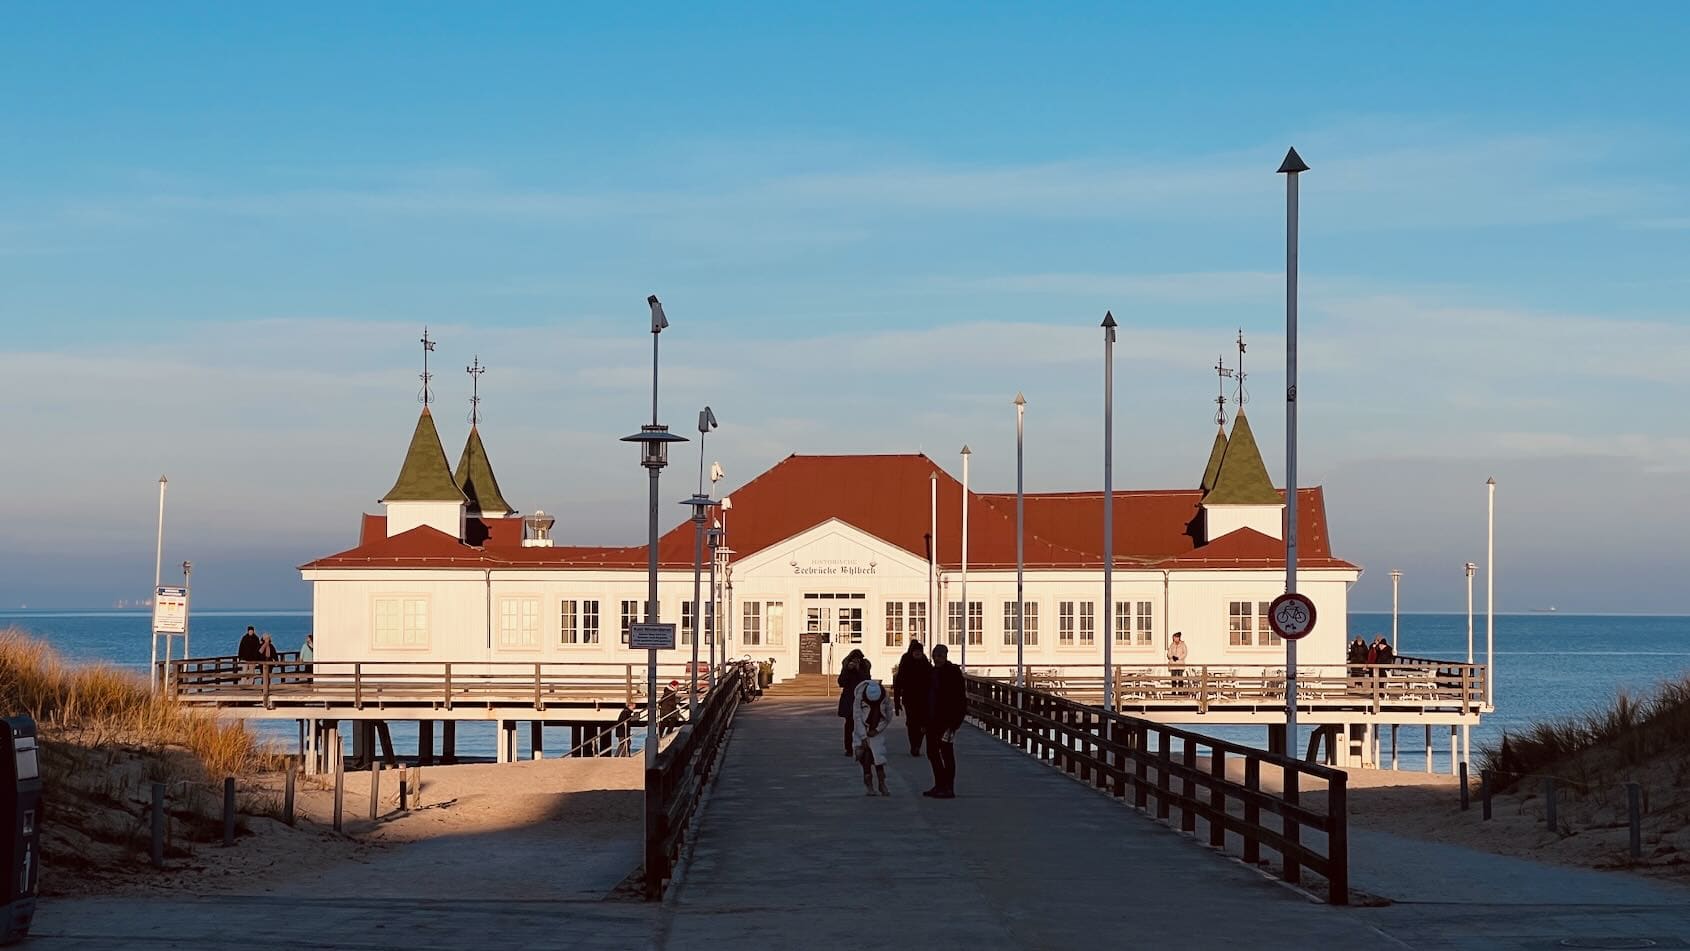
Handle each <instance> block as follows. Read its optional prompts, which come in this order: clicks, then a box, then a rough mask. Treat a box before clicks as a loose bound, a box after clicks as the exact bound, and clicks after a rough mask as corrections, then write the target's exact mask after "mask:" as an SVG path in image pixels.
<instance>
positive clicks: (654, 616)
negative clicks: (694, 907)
mask: <svg viewBox="0 0 1690 951" xmlns="http://www.w3.org/2000/svg"><path fill="white" fill-rule="evenodd" d="M646 303H647V304H648V305H650V307H651V422H650V423H648V424H646V425H644V426H641V427H640V431H639V432H637V433H635V434H634V435H632V436H623V437H622V441H623V442H637V443H639V444H640V465H641V466H643V467H644V468H645V470H646V474H647V476H648V477H649V480H650V485H651V489H650V493H649V498H650V502H649V505H648V515H649V518H648V520H647V529H648V532H647V538H646V551H647V556H648V557H647V572H646V603H645V620H646V623H647V624H656V623H658V615H659V612H658V607H657V480H658V478H659V476H661V475H662V472H663V467H664V466H666V465H668V464H669V444H670V443H672V442H686V441H687V437H685V436H679V435H676V434H674V433H671V432H670V431H669V427H668V426H665V425H663V424H661V423H659V422H658V421H657V339H658V337H659V336H660V335H662V333H663V328H665V327H667V326H669V318H668V317H666V316H664V314H663V305H662V304H661V303H660V302H659V301H658V300H657V295H656V294H653V295H651V296H650V297H647V298H646ZM657 737H658V732H657V648H655V647H652V648H648V649H647V650H646V729H645V763H646V767H647V768H648V769H649V768H651V767H654V766H656V765H657V742H658V739H657ZM649 813H650V811H649V810H647V814H648V815H649ZM648 821H649V820H648ZM646 831H647V833H648V838H649V833H650V832H651V830H650V829H647V830H646Z"/></svg>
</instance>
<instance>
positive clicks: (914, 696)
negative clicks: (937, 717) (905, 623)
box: [892, 641, 933, 756]
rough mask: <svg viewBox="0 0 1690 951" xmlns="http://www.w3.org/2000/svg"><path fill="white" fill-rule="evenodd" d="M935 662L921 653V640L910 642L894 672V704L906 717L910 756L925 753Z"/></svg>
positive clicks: (905, 725) (905, 727) (905, 726)
mask: <svg viewBox="0 0 1690 951" xmlns="http://www.w3.org/2000/svg"><path fill="white" fill-rule="evenodd" d="M932 701H933V665H932V664H931V663H929V662H928V660H927V655H926V654H924V653H922V652H921V642H920V641H910V648H909V650H907V651H905V652H904V656H903V657H902V658H900V659H899V661H898V672H897V673H895V674H893V675H892V706H893V708H894V709H895V710H896V711H897V712H898V713H901V714H903V716H904V729H905V731H907V732H908V733H909V736H910V755H911V756H920V755H921V740H922V738H923V737H925V736H926V735H927V718H928V711H929V709H930V708H931V707H932V705H933V703H932Z"/></svg>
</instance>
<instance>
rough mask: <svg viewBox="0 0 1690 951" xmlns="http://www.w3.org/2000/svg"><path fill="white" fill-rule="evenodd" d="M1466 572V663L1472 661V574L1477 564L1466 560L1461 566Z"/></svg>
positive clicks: (1476, 570) (1476, 569) (1476, 568)
mask: <svg viewBox="0 0 1690 951" xmlns="http://www.w3.org/2000/svg"><path fill="white" fill-rule="evenodd" d="M1462 567H1463V568H1464V569H1465V570H1466V572H1467V663H1469V664H1471V663H1472V662H1473V575H1474V574H1476V573H1477V572H1478V570H1479V566H1478V565H1475V564H1473V563H1472V562H1470V561H1469V562H1468V563H1467V564H1465V565H1463V566H1462Z"/></svg>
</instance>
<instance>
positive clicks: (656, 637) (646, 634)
mask: <svg viewBox="0 0 1690 951" xmlns="http://www.w3.org/2000/svg"><path fill="white" fill-rule="evenodd" d="M628 646H629V647H631V648H633V649H634V650H637V651H647V650H659V651H670V650H674V649H675V625H673V624H635V625H633V626H632V628H631V629H630V630H629V632H628Z"/></svg>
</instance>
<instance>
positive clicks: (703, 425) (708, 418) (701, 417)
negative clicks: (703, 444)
mask: <svg viewBox="0 0 1690 951" xmlns="http://www.w3.org/2000/svg"><path fill="white" fill-rule="evenodd" d="M715 428H716V414H715V412H714V411H712V410H711V409H710V407H708V406H706V407H704V408H703V409H701V410H699V411H698V431H699V432H701V433H707V432H709V431H711V430H712V429H715Z"/></svg>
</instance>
